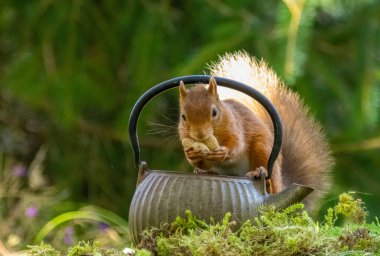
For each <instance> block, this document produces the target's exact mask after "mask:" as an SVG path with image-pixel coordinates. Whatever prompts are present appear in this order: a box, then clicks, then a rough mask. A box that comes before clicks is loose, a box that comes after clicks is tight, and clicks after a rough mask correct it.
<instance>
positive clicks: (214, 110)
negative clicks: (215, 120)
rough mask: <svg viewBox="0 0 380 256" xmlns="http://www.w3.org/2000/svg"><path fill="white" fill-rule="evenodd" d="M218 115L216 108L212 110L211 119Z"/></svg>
mask: <svg viewBox="0 0 380 256" xmlns="http://www.w3.org/2000/svg"><path fill="white" fill-rule="evenodd" d="M217 115H218V110H217V109H216V108H213V109H212V117H216V116H217Z"/></svg>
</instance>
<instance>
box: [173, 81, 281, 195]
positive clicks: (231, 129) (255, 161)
mask: <svg viewBox="0 0 380 256" xmlns="http://www.w3.org/2000/svg"><path fill="white" fill-rule="evenodd" d="M214 82H215V80H211V82H210V86H209V89H206V88H205V87H204V86H203V85H195V86H194V87H193V88H191V89H190V90H186V89H184V88H183V87H181V97H180V107H181V114H185V115H186V121H185V120H180V122H179V126H178V128H179V135H180V138H181V139H184V138H188V137H190V138H193V139H195V140H201V139H204V138H205V137H209V136H211V135H214V136H215V137H216V138H217V140H218V142H219V145H220V146H221V147H224V148H226V155H225V156H224V157H223V156H221V157H220V159H217V160H208V159H207V157H206V156H205V157H204V158H202V159H197V160H196V161H192V160H191V159H189V158H188V160H189V162H190V163H191V164H192V165H193V166H195V167H197V168H200V169H203V170H209V171H211V172H213V173H219V174H226V175H239V176H244V175H246V174H247V173H249V172H255V171H256V172H258V171H257V169H258V168H259V167H264V168H265V169H267V163H268V159H269V155H270V152H271V149H272V145H273V135H272V132H271V131H270V129H268V128H267V127H266V126H265V125H264V123H263V122H261V121H260V120H259V119H258V118H257V117H256V116H255V115H254V114H253V112H252V111H250V110H249V109H248V108H247V107H246V106H244V105H242V104H241V103H239V102H237V101H234V100H226V101H221V100H220V99H219V98H218V95H217V91H216V88H217V87H216V83H215V84H214V85H213V84H212V83H214ZM212 90H215V91H212ZM212 105H214V106H215V107H216V108H217V109H218V112H219V116H218V118H217V119H215V120H213V119H212ZM243 155H245V156H246V157H247V159H248V162H249V163H248V167H249V169H241V170H239V172H238V173H231V172H228V171H225V168H224V166H225V165H234V164H237V163H235V162H238V161H239V160H240V158H239V156H243ZM279 162H280V160H279V161H277V163H276V164H275V166H274V170H273V175H272V187H271V191H272V192H274V193H275V192H279V191H281V190H282V181H281V172H280V170H279V169H280V164H279ZM215 167H218V170H219V171H216V170H215Z"/></svg>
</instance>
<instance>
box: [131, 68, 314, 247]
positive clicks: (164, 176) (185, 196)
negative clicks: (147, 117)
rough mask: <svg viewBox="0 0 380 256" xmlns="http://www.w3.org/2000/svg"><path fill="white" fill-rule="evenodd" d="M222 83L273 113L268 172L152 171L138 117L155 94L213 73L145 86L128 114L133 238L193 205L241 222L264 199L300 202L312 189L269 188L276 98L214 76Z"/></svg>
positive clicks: (200, 212)
mask: <svg viewBox="0 0 380 256" xmlns="http://www.w3.org/2000/svg"><path fill="white" fill-rule="evenodd" d="M215 79H216V81H217V84H218V85H220V86H225V87H229V88H232V89H236V90H238V91H240V92H243V93H246V94H247V95H249V96H251V97H252V98H254V99H255V100H257V101H258V102H259V103H261V104H262V105H263V107H264V108H265V109H266V110H267V112H268V114H269V115H270V117H271V118H272V122H273V129H274V142H273V148H272V152H271V155H270V157H269V160H268V176H267V177H264V174H262V175H261V177H260V178H259V179H249V178H245V177H231V176H222V175H193V174H188V173H179V172H167V171H149V170H148V167H147V164H146V163H145V162H143V161H141V160H140V148H139V142H138V138H137V133H136V129H137V121H138V117H139V115H140V112H141V111H142V109H143V107H144V106H145V104H146V103H147V102H148V101H149V100H150V99H151V98H153V97H154V96H155V95H157V94H159V93H161V92H163V91H166V90H168V89H171V88H173V87H177V86H179V82H180V81H183V82H184V83H185V84H194V83H204V84H206V83H208V82H209V80H210V76H206V75H196V76H184V77H178V78H174V79H171V80H167V81H165V82H162V83H160V84H158V85H156V86H154V87H152V88H151V89H150V90H148V91H147V92H145V93H144V94H143V95H142V96H141V97H140V98H139V99H138V101H137V102H136V104H135V106H134V107H133V109H132V112H131V116H130V120H129V138H130V141H131V145H132V149H133V152H134V157H135V165H136V167H137V168H138V169H139V175H138V181H137V188H136V192H135V194H134V196H133V199H132V202H131V206H130V209H129V220H128V221H129V228H130V231H131V234H132V238H133V241H134V243H138V242H139V241H140V239H141V234H142V232H143V230H145V229H146V228H149V227H159V226H160V224H161V223H170V222H172V221H174V220H175V218H176V217H177V216H181V217H184V215H185V211H186V210H190V211H191V212H192V214H193V215H194V216H197V217H198V218H200V219H203V220H206V221H207V220H210V218H212V219H214V220H215V221H220V220H221V219H223V217H224V215H225V213H227V212H230V213H231V215H232V219H233V220H236V221H237V223H241V222H244V221H245V220H248V219H252V218H253V217H255V216H257V215H258V207H259V206H261V205H263V204H270V205H274V206H276V207H277V208H285V207H287V206H289V205H291V204H294V203H297V202H301V200H302V199H303V198H305V197H306V196H307V195H308V194H309V193H311V191H312V190H313V189H311V188H308V187H304V186H301V185H297V184H293V185H291V186H290V187H288V188H287V189H285V190H284V191H282V192H280V193H278V194H275V195H269V194H267V192H266V188H265V184H266V181H265V179H269V178H270V177H271V173H272V168H273V164H274V161H275V160H276V158H277V156H278V154H279V152H280V148H281V143H282V126H281V119H280V117H279V115H278V113H277V111H276V109H275V108H274V106H273V105H272V104H271V102H270V101H269V100H268V99H267V98H266V97H265V96H264V95H262V94H261V93H260V92H258V91H257V90H255V89H253V88H252V87H250V86H247V85H245V84H242V83H240V82H237V81H234V80H231V79H226V78H221V77H215Z"/></svg>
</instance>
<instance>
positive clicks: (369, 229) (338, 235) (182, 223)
mask: <svg viewBox="0 0 380 256" xmlns="http://www.w3.org/2000/svg"><path fill="white" fill-rule="evenodd" d="M230 216H231V214H229V213H227V214H226V216H225V218H224V220H223V221H221V222H220V223H212V224H210V225H208V224H207V223H206V222H204V221H202V220H199V219H197V218H196V217H194V216H193V215H192V214H191V213H190V212H189V211H187V212H186V218H183V219H182V218H180V217H178V218H177V219H176V220H175V221H174V222H173V223H172V224H171V225H168V224H167V225H162V226H161V227H160V228H155V229H151V230H149V231H146V232H145V234H144V236H143V240H142V241H141V243H140V244H139V245H138V248H140V249H141V248H145V249H148V250H149V251H151V252H152V253H153V254H154V255H337V254H338V255H341V254H342V253H343V255H346V254H350V255H364V254H368V255H373V254H380V238H379V237H380V236H379V230H380V227H379V224H378V223H372V224H367V223H365V217H366V216H367V212H366V211H365V209H364V207H363V202H362V201H361V200H360V199H354V197H353V194H352V193H344V194H342V195H340V197H339V202H338V204H337V205H336V206H335V207H333V208H330V209H328V210H327V213H326V216H325V222H324V223H322V224H320V223H318V222H315V221H314V220H313V219H312V218H311V217H310V216H309V215H308V213H307V212H306V211H304V210H303V205H302V204H295V205H292V206H289V207H288V208H286V209H285V210H282V211H278V210H276V209H275V208H274V207H272V206H267V207H262V208H261V209H260V217H257V218H255V219H254V220H252V221H247V222H245V223H243V224H242V225H241V227H240V228H239V229H238V230H237V231H233V230H235V229H234V228H233V227H234V226H235V225H236V223H234V222H233V221H232V222H231V221H230ZM340 217H342V218H344V219H345V220H346V223H345V224H344V225H343V226H336V224H335V223H336V220H337V219H338V218H340ZM147 238H149V239H147ZM147 241H149V243H147ZM147 244H149V247H147V246H146V245H147Z"/></svg>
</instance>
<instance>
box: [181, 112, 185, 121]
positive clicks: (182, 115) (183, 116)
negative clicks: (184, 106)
mask: <svg viewBox="0 0 380 256" xmlns="http://www.w3.org/2000/svg"><path fill="white" fill-rule="evenodd" d="M181 118H182V120H183V121H186V115H185V114H183V113H182V114H181Z"/></svg>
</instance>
